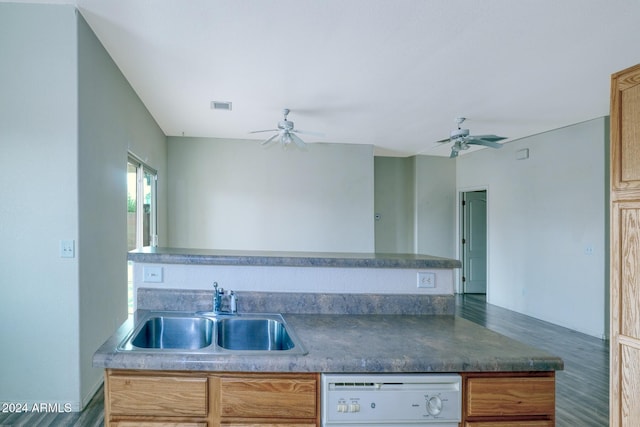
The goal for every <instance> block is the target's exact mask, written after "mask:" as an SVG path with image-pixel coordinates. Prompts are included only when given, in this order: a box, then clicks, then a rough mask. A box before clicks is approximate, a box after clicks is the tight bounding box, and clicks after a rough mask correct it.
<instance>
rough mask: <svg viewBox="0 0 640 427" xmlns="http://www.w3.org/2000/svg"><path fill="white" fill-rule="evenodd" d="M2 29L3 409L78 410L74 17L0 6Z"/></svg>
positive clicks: (68, 9) (61, 11) (55, 9)
mask: <svg viewBox="0 0 640 427" xmlns="http://www.w3.org/2000/svg"><path fill="white" fill-rule="evenodd" d="M0 28H1V29H2V30H0V31H1V32H2V36H1V37H0V52H2V64H3V65H2V66H1V67H0V85H2V91H1V92H2V96H0V145H1V147H2V154H1V155H0V194H1V198H2V202H0V236H2V242H3V243H2V245H0V260H2V261H0V262H1V263H2V267H0V284H1V289H2V298H0V324H2V327H0V342H2V356H1V357H0V359H1V360H2V363H0V378H1V380H0V383H1V385H0V402H52V403H62V404H64V403H69V402H74V403H75V404H76V405H79V401H80V390H79V366H80V362H79V352H78V344H79V328H80V321H79V315H78V313H79V308H78V304H79V302H78V259H79V257H78V256H76V258H60V256H59V242H60V240H63V239H69V240H75V241H76V242H77V241H78V138H77V129H78V122H77V111H78V109H77V98H78V91H77V51H76V47H77V37H76V16H75V9H74V8H73V7H72V6H50V5H30V4H12V3H0ZM80 250H81V248H79V247H77V248H76V252H79V251H80Z"/></svg>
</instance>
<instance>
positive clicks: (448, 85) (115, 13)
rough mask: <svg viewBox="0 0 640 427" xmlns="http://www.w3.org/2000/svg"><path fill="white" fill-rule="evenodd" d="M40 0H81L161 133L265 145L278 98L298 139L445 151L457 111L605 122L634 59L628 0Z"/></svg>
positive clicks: (539, 122)
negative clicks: (616, 76)
mask: <svg viewBox="0 0 640 427" xmlns="http://www.w3.org/2000/svg"><path fill="white" fill-rule="evenodd" d="M14 1H15V0H14ZM36 2H41V3H72V4H75V5H77V7H78V8H79V9H80V11H81V13H82V15H83V16H84V17H85V19H86V20H87V22H88V23H89V25H90V26H91V27H92V28H93V30H94V31H95V33H96V34H97V35H98V37H99V39H100V40H101V41H102V43H103V44H104V46H105V47H106V49H107V51H108V52H109V53H110V55H111V56H112V57H113V59H114V60H115V62H116V63H117V64H118V66H119V67H120V69H121V70H122V72H123V73H124V75H125V76H126V78H127V79H128V80H129V82H130V83H131V85H132V86H133V88H134V89H135V90H136V92H137V93H138V95H139V96H140V98H141V99H142V101H143V102H144V104H145V105H146V106H147V108H148V109H149V111H150V112H151V114H152V115H153V116H154V117H155V119H156V120H157V122H158V124H159V125H160V127H161V128H162V129H163V131H164V132H165V133H166V134H167V135H170V136H173V135H183V134H184V135H185V136H207V137H219V138H240V139H257V140H259V139H260V138H262V137H263V136H264V137H265V139H266V137H268V136H269V134H258V135H257V136H256V135H250V134H249V132H250V131H252V130H259V129H270V128H273V127H275V125H276V124H277V122H278V120H281V118H282V117H281V111H282V109H283V108H285V107H286V108H290V109H291V114H290V115H289V119H290V120H292V121H294V122H295V124H296V128H300V129H302V130H309V131H317V132H322V133H323V134H324V135H325V136H324V137H322V138H318V137H307V136H305V137H304V139H305V140H306V141H307V142H334V143H354V144H373V145H375V147H376V154H380V155H400V156H404V155H413V154H417V153H422V154H430V155H448V154H449V151H450V149H449V145H447V144H445V145H443V144H437V143H436V142H435V141H437V140H440V139H443V138H446V137H448V135H449V132H450V131H451V130H452V129H453V128H454V127H455V123H454V119H455V118H456V117H458V116H464V117H467V118H468V120H467V122H465V126H464V127H468V128H469V129H470V130H471V133H472V134H498V135H502V136H507V137H509V138H510V139H509V140H513V139H516V138H521V137H524V136H529V135H532V134H536V133H540V132H544V131H548V130H551V129H556V128H559V127H562V126H567V125H571V124H574V123H578V122H581V121H585V120H590V119H593V118H596V117H601V116H605V115H607V114H608V111H609V79H610V75H611V73H613V72H616V71H618V70H620V69H623V68H626V67H629V66H631V65H634V64H636V63H638V62H640V30H639V27H638V22H639V20H640V1H638V0H608V1H604V0H521V1H514V0H483V1H479V0H235V1H234V0H189V1H185V0H76V1H72V0H66V1H65V0H53V1H46V0H45V1H36ZM213 100H217V101H231V102H233V110H232V111H214V110H212V109H211V108H210V102H211V101H213ZM301 136H302V135H301ZM509 140H507V141H506V142H508V141H509Z"/></svg>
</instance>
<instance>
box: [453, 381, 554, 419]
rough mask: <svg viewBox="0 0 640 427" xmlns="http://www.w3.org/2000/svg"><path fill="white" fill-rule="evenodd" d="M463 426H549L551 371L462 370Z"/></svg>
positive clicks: (552, 387)
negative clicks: (495, 371) (463, 371)
mask: <svg viewBox="0 0 640 427" xmlns="http://www.w3.org/2000/svg"><path fill="white" fill-rule="evenodd" d="M462 375H463V386H462V390H463V400H462V419H463V423H462V425H463V426H464V427H502V426H504V427H506V426H512V427H513V426H518V427H551V426H553V425H554V423H555V372H539V373H538V372H536V373H522V372H515V373H464V374H462Z"/></svg>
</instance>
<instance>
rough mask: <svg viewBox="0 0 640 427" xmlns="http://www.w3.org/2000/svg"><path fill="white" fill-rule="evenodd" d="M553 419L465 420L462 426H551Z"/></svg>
mask: <svg viewBox="0 0 640 427" xmlns="http://www.w3.org/2000/svg"><path fill="white" fill-rule="evenodd" d="M553 426H554V423H553V421H480V422H467V423H465V424H464V427H553Z"/></svg>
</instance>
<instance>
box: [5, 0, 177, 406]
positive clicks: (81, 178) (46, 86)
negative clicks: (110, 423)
mask: <svg viewBox="0 0 640 427" xmlns="http://www.w3.org/2000/svg"><path fill="white" fill-rule="evenodd" d="M0 29H1V30H0V31H1V32H2V37H0V52H2V61H3V64H4V66H2V67H0V86H1V93H2V96H0V148H1V150H2V154H1V155H0V197H1V199H2V202H1V203H0V236H1V237H2V240H3V244H2V245H0V260H1V261H0V289H1V290H2V298H0V323H1V324H2V325H4V326H3V327H1V328H0V342H2V343H3V345H2V356H1V357H0V359H1V360H2V363H0V402H22V403H40V402H43V403H59V404H61V405H64V404H71V406H72V408H73V409H75V410H78V409H80V408H81V407H82V405H83V404H84V403H86V402H87V401H88V399H89V398H90V397H91V394H92V393H93V392H94V391H95V389H96V388H97V387H98V386H99V384H100V381H101V374H102V372H101V370H99V369H94V368H92V367H91V357H92V355H93V352H94V351H95V350H96V349H97V348H98V346H99V345H100V344H102V342H104V340H105V339H106V338H107V337H108V336H109V335H111V334H112V333H113V332H114V331H115V329H116V328H117V326H119V324H120V322H121V321H122V320H124V318H125V317H126V250H127V248H126V228H125V225H124V224H125V222H124V221H125V216H126V161H127V147H142V146H144V147H149V146H152V145H153V146H155V147H156V148H155V149H154V150H150V151H154V154H153V155H149V157H150V158H151V159H152V160H154V161H156V160H157V161H158V162H159V163H160V166H156V167H158V168H159V169H161V170H162V169H163V168H164V166H163V165H164V162H166V159H165V158H166V138H165V137H164V135H163V134H162V132H161V131H160V129H159V128H158V126H157V125H156V124H155V122H154V121H153V119H152V118H151V116H150V115H149V113H148V112H147V111H146V109H145V108H144V106H143V105H142V104H141V103H140V101H139V100H138V99H137V96H136V95H135V93H134V92H133V90H132V89H131V88H130V86H129V85H128V84H127V83H126V80H124V78H123V77H122V75H121V74H120V72H119V70H118V68H117V67H116V66H115V64H113V62H112V61H111V60H110V59H109V57H108V55H107V53H106V51H105V50H104V49H103V48H102V46H101V45H100V43H99V42H98V40H97V39H96V38H95V36H94V35H93V33H92V31H91V30H90V29H89V27H88V26H87V25H86V23H85V22H84V20H83V19H82V17H80V16H79V14H78V12H77V11H76V9H75V8H74V7H73V6H70V5H43V4H37V5H36V4H13V3H0ZM9 64H10V66H9ZM141 140H144V142H143V143H141ZM161 209H162V208H161ZM162 215H164V214H162ZM61 240H74V241H75V252H76V254H75V255H76V256H75V257H74V258H61V257H60V250H59V244H60V241H61Z"/></svg>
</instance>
